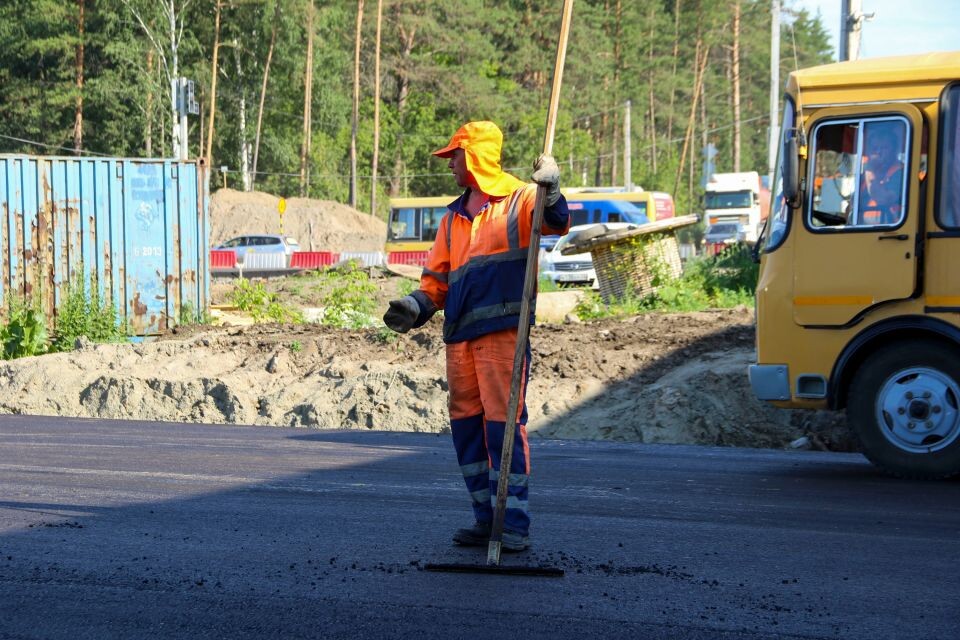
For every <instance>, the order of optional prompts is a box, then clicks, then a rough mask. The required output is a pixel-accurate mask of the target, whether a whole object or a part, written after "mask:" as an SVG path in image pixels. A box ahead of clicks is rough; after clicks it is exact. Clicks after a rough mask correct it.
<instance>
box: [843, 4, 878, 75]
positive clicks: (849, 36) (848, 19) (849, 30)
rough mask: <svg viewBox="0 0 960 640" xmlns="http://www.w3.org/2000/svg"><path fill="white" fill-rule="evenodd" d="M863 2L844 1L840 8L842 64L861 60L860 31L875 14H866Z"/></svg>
mask: <svg viewBox="0 0 960 640" xmlns="http://www.w3.org/2000/svg"><path fill="white" fill-rule="evenodd" d="M861 9H862V3H861V0H842V4H841V6H840V47H839V49H840V50H839V52H838V56H837V59H838V60H839V61H840V62H845V61H847V60H859V59H860V31H861V29H862V28H863V23H864V22H865V21H867V20H873V18H874V16H875V15H876V14H875V13H864V12H863V11H862V10H861Z"/></svg>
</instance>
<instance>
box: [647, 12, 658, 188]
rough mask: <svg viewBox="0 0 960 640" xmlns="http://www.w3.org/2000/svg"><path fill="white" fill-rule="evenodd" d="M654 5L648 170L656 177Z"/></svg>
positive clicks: (651, 32)
mask: <svg viewBox="0 0 960 640" xmlns="http://www.w3.org/2000/svg"><path fill="white" fill-rule="evenodd" d="M655 7H656V5H650V53H649V59H650V120H649V127H650V168H651V172H652V174H653V176H654V177H656V175H657V109H656V98H655V96H654V90H653V89H654V85H655V82H654V64H653V60H654V58H653V37H654V33H655V32H654V25H655V24H656V18H657V14H656V8H655Z"/></svg>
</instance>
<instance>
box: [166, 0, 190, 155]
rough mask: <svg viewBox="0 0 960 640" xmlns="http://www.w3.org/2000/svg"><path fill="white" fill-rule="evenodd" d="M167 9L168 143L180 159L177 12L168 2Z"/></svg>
mask: <svg viewBox="0 0 960 640" xmlns="http://www.w3.org/2000/svg"><path fill="white" fill-rule="evenodd" d="M168 5H169V6H168V7H167V17H168V19H169V22H170V59H171V73H170V107H171V109H170V120H171V131H172V132H173V133H172V135H171V136H170V143H171V144H172V145H173V155H174V157H175V158H177V159H180V158H181V157H182V155H183V154H182V152H181V145H184V144H186V142H187V141H186V140H181V139H180V113H179V109H178V105H177V93H178V90H179V88H180V78H179V76H180V60H179V58H178V56H177V12H176V5H175V4H174V1H173V0H170V1H169V3H168Z"/></svg>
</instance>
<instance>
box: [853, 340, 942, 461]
mask: <svg viewBox="0 0 960 640" xmlns="http://www.w3.org/2000/svg"><path fill="white" fill-rule="evenodd" d="M847 418H848V420H849V422H850V426H851V427H852V429H853V431H854V433H855V434H856V436H857V438H858V439H859V440H860V444H861V445H862V447H863V453H864V455H866V456H867V458H869V459H870V461H871V462H873V463H874V464H875V465H877V466H878V467H879V468H880V469H882V470H884V471H885V472H887V473H889V474H892V475H895V476H899V477H905V478H924V479H937V478H947V477H950V476H953V475H956V474H957V473H960V354H958V352H957V350H956V349H953V348H949V347H946V346H945V345H943V344H940V343H936V342H932V341H913V342H907V343H903V344H896V345H892V346H889V347H885V348H884V349H882V350H880V351H877V352H876V353H874V354H872V355H871V356H869V357H868V358H867V359H866V360H864V362H863V364H862V365H861V366H860V368H859V369H858V370H857V372H856V374H854V378H853V382H852V383H851V385H850V391H849V396H848V398H847Z"/></svg>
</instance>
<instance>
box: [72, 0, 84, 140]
mask: <svg viewBox="0 0 960 640" xmlns="http://www.w3.org/2000/svg"><path fill="white" fill-rule="evenodd" d="M83 4H84V0H77V9H78V13H77V34H78V36H79V37H78V39H77V51H76V55H77V69H76V71H77V98H76V104H75V113H74V119H73V152H74V153H75V154H77V155H80V153H81V151H83V29H84V16H83V8H84V7H83Z"/></svg>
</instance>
